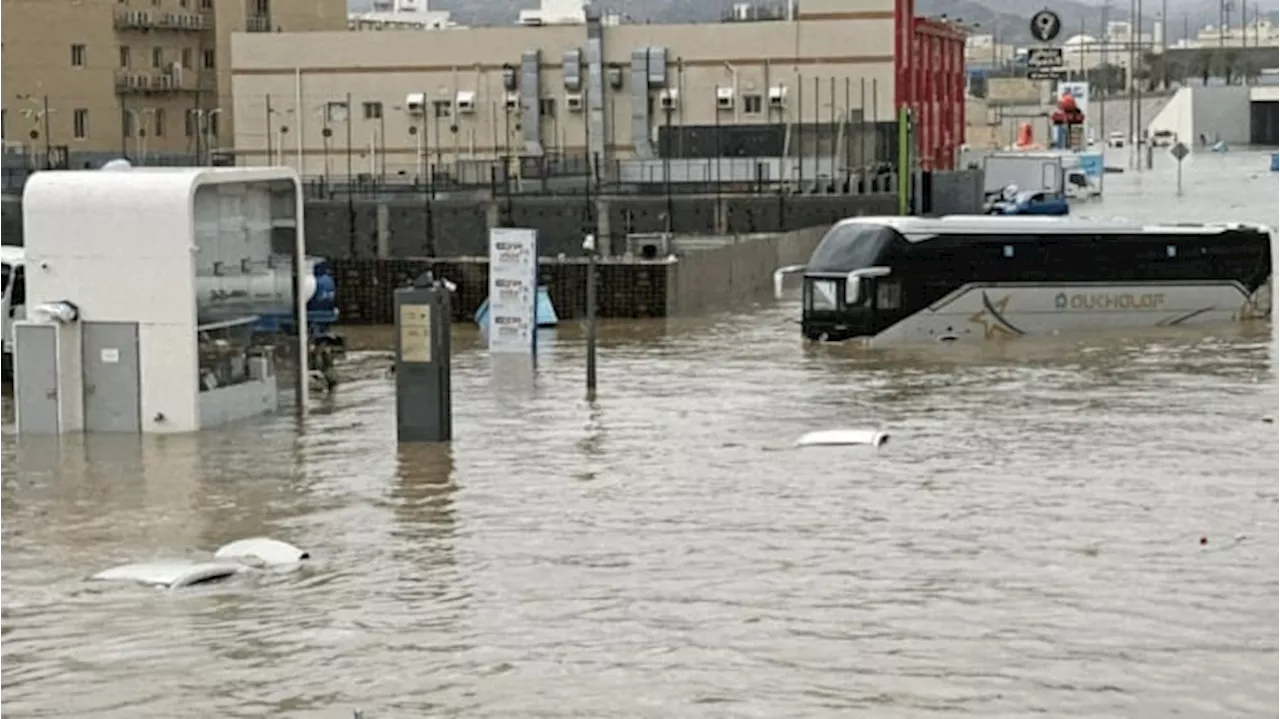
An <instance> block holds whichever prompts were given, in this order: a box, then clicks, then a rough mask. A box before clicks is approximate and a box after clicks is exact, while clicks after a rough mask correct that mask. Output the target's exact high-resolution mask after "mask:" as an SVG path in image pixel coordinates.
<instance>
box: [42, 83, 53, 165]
mask: <svg viewBox="0 0 1280 719" xmlns="http://www.w3.org/2000/svg"><path fill="white" fill-rule="evenodd" d="M40 106H41V108H40V117H41V118H43V119H44V169H46V170H52V169H53V161H52V159H51V158H50V154H51V153H52V152H53V142H52V140H50V139H49V96H48V95H45V96H44V97H43V98H41V103H40Z"/></svg>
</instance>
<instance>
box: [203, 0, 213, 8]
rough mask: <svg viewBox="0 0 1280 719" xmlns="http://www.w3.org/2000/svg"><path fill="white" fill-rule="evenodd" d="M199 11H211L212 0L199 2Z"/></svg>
mask: <svg viewBox="0 0 1280 719" xmlns="http://www.w3.org/2000/svg"><path fill="white" fill-rule="evenodd" d="M200 9H201V10H212V9H213V0H200Z"/></svg>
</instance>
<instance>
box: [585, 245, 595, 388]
mask: <svg viewBox="0 0 1280 719" xmlns="http://www.w3.org/2000/svg"><path fill="white" fill-rule="evenodd" d="M582 250H583V251H584V252H586V253H587V401H588V402H594V401H595V399H596V236H595V235H587V236H586V238H585V239H583V241H582Z"/></svg>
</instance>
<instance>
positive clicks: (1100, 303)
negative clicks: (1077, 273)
mask: <svg viewBox="0 0 1280 719" xmlns="http://www.w3.org/2000/svg"><path fill="white" fill-rule="evenodd" d="M1055 304H1056V305H1057V306H1058V309H1072V310H1085V311H1091V310H1102V311H1111V310H1158V309H1160V308H1161V307H1163V306H1164V295H1163V294H1159V293H1151V294H1142V295H1135V294H1129V293H1127V292H1121V293H1116V294H1110V293H1101V292H1100V293H1089V294H1080V295H1058V298H1057V300H1056V301H1055Z"/></svg>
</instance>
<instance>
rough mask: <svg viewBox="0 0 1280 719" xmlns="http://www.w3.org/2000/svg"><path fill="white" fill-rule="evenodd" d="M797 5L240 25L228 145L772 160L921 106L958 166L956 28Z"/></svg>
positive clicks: (486, 157) (378, 166)
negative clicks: (450, 25)
mask: <svg viewBox="0 0 1280 719" xmlns="http://www.w3.org/2000/svg"><path fill="white" fill-rule="evenodd" d="M593 16H594V19H593ZM787 17H788V18H789V19H781V20H767V21H750V22H725V23H716V24H698V25H649V24H645V25H640V24H618V25H610V24H608V23H606V22H603V21H602V18H600V16H599V14H598V13H597V12H596V11H595V10H593V9H589V10H588V13H587V15H586V18H585V21H584V23H583V24H572V23H559V24H543V25H541V26H534V27H528V26H525V27H520V26H517V27H490V28H458V29H446V30H440V31H433V32H430V33H427V34H425V35H424V34H422V33H284V34H279V35H272V36H269V37H268V36H255V35H237V36H235V37H234V38H233V43H232V86H233V95H234V103H235V105H234V106H235V111H236V116H237V118H239V122H238V124H237V127H236V135H235V152H236V155H237V158H238V160H239V162H241V163H242V164H265V163H275V162H278V163H284V164H290V165H293V166H294V167H295V168H297V169H299V170H300V172H302V173H303V174H304V175H312V176H314V175H320V174H322V173H323V174H335V175H336V174H343V173H344V172H345V165H346V162H347V160H346V156H353V160H352V164H353V165H354V171H355V172H359V173H370V174H385V175H407V176H415V175H420V174H422V173H424V172H425V171H426V168H427V165H428V163H430V164H437V165H442V164H453V163H459V162H466V161H467V160H476V161H477V162H482V161H483V162H489V161H492V160H494V159H497V158H510V157H525V158H529V157H547V156H556V155H564V156H571V155H577V156H590V157H594V158H597V159H599V160H602V161H604V162H606V163H607V162H609V161H611V160H614V159H634V158H638V159H642V160H643V159H651V158H655V157H661V156H663V155H664V154H668V153H669V148H668V149H666V150H664V149H663V145H664V142H672V143H683V144H684V147H683V148H681V150H680V154H681V155H682V156H703V157H705V156H707V155H708V153H714V154H718V155H720V156H766V155H775V156H776V155H778V154H781V153H782V149H781V148H786V147H790V148H794V147H795V146H796V145H795V144H794V143H799V142H805V141H806V135H807V134H810V133H815V130H814V129H809V130H805V129H804V127H802V126H808V127H810V128H813V127H816V126H819V125H824V126H827V127H834V126H839V125H841V124H844V123H846V122H859V123H863V122H865V123H875V122H891V121H893V120H894V118H895V117H896V115H897V109H898V107H900V106H910V107H912V108H914V109H916V110H917V112H918V119H919V122H920V128H921V132H920V133H918V138H919V140H920V143H921V149H922V155H924V156H926V157H927V158H928V161H929V162H933V161H934V160H935V158H937V162H938V164H941V165H943V166H946V165H947V164H948V163H949V160H948V159H945V158H947V157H948V156H949V155H950V154H952V150H954V148H956V147H958V145H959V143H960V142H961V141H962V137H963V128H964V123H963V93H964V75H963V42H964V34H963V32H962V31H961V30H960V29H959V28H956V27H953V26H949V25H948V24H947V23H945V22H941V21H936V20H929V19H926V18H916V17H914V14H913V13H912V8H911V3H910V0H796V4H795V5H794V6H793V7H792V8H791V10H790V11H789V12H788V14H787ZM663 138H669V139H667V140H664V139H663ZM713 145H714V146H713ZM824 152H825V150H824ZM832 152H833V154H834V152H835V151H832ZM792 154H794V153H792Z"/></svg>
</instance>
